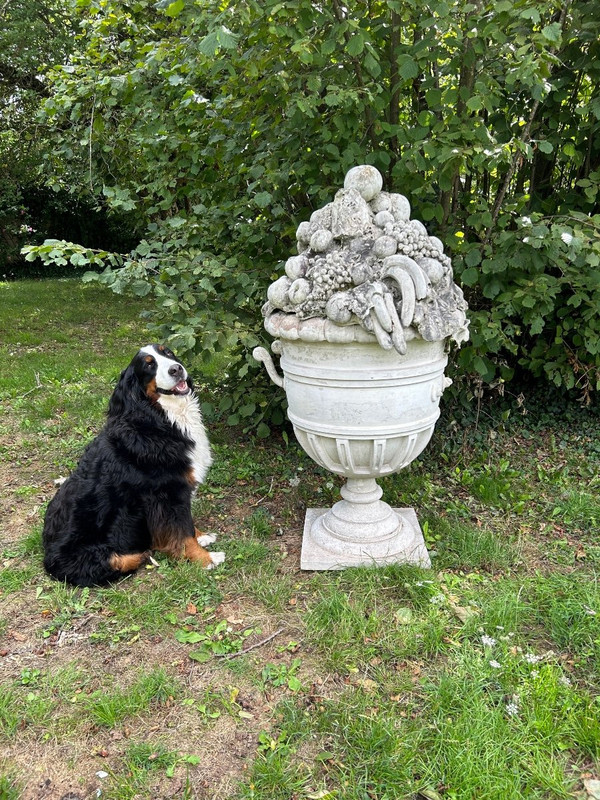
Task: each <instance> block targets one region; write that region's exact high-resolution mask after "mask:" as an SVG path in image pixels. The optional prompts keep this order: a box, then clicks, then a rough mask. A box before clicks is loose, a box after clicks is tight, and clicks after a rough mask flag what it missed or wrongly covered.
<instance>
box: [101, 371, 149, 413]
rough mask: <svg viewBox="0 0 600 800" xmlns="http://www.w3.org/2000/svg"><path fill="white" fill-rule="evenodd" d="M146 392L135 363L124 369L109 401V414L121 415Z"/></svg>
mask: <svg viewBox="0 0 600 800" xmlns="http://www.w3.org/2000/svg"><path fill="white" fill-rule="evenodd" d="M143 394H144V392H143V390H142V387H141V386H140V382H139V380H138V378H137V375H136V374H135V371H134V369H133V365H132V364H130V365H129V366H128V367H127V369H124V370H123V372H122V373H121V377H120V378H119V382H118V383H117V385H116V387H115V390H114V392H113V393H112V397H111V398H110V400H109V403H108V416H109V417H120V416H122V415H123V413H124V412H125V411H126V409H128V408H131V405H132V404H133V403H134V402H135V401H136V400H139V399H141V398H142V396H143Z"/></svg>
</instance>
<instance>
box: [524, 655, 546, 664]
mask: <svg viewBox="0 0 600 800" xmlns="http://www.w3.org/2000/svg"><path fill="white" fill-rule="evenodd" d="M523 658H524V659H525V661H526V662H527V663H528V664H537V663H538V661H541V660H542V656H536V655H534V654H533V653H525V655H524V656H523Z"/></svg>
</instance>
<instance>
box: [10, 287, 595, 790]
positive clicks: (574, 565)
mask: <svg viewBox="0 0 600 800" xmlns="http://www.w3.org/2000/svg"><path fill="white" fill-rule="evenodd" d="M141 309H142V306H141V305H140V303H139V302H138V301H133V300H128V299H125V298H121V297H115V296H114V295H112V294H110V293H108V292H107V291H105V290H103V289H101V288H98V287H96V286H92V285H89V284H86V285H84V284H81V283H79V282H77V281H72V280H47V281H36V282H27V281H23V282H15V283H3V284H0V405H1V408H2V414H1V416H0V457H1V458H0V485H1V487H2V492H1V493H0V505H1V514H2V516H1V520H2V525H1V528H0V564H1V568H2V572H1V574H0V800H17V799H18V798H20V799H21V800H84V799H86V798H95V797H101V798H103V800H134V798H135V799H137V798H148V800H158V799H159V798H207V799H208V798H211V800H225V799H227V800H250V799H251V798H255V799H258V798H260V800H279V799H280V800H302V799H303V798H315V799H321V800H323V799H324V798H337V799H338V800H403V799H404V798H406V800H409V799H410V800H412V799H414V800H521V799H522V798H525V799H529V798H531V799H533V798H536V799H539V800H552V799H553V798H581V800H588V798H598V797H600V794H593V792H594V791H595V789H594V786H595V784H594V783H593V781H598V780H600V701H599V689H600V679H599V677H598V676H599V674H600V664H599V660H600V659H599V657H600V586H599V583H598V573H599V571H600V493H599V491H598V489H599V484H600V479H599V477H598V476H599V473H600V469H599V467H600V415H599V414H598V413H597V410H596V411H594V410H585V409H578V408H575V409H573V408H569V407H566V406H565V407H564V408H559V404H558V403H555V404H554V405H553V402H552V401H551V400H548V401H547V402H546V403H544V404H542V403H540V402H539V401H538V402H535V403H534V402H533V401H528V400H527V399H526V400H525V404H524V406H523V405H522V404H521V405H520V406H519V404H517V403H514V408H513V409H512V413H511V414H510V415H508V414H506V413H505V414H504V415H500V413H498V414H495V415H493V416H490V417H489V418H488V417H486V415H485V414H482V415H481V416H480V419H479V423H478V425H475V424H468V425H466V424H465V422H464V419H465V418H468V417H467V416H465V414H464V413H463V412H462V411H461V412H460V413H458V409H454V410H453V409H451V408H448V407H446V408H445V410H444V414H443V417H442V420H441V421H440V423H439V425H438V429H437V431H436V433H435V435H434V438H433V440H432V442H431V443H430V445H429V447H428V448H427V450H426V452H425V453H424V454H423V456H422V457H421V458H420V459H419V460H418V461H417V462H416V463H415V464H413V465H412V466H411V467H410V468H409V469H408V470H406V471H405V472H403V473H401V474H400V475H397V476H394V477H392V478H389V479H386V480H383V481H382V486H383V489H384V499H386V500H387V501H388V502H390V503H391V504H392V505H397V506H400V505H413V506H414V507H415V508H416V510H417V513H418V515H419V519H420V521H421V525H422V527H423V529H424V533H425V537H426V540H427V544H428V548H429V550H430V553H431V555H432V561H433V569H432V570H429V571H425V570H419V569H416V568H407V567H389V568H385V569H379V570H371V569H353V570H346V571H344V572H340V573H334V572H332V573H303V572H301V571H300V569H299V555H300V537H301V532H302V524H303V516H304V510H305V508H306V506H307V505H312V506H323V505H327V504H330V503H332V502H334V501H335V500H336V499H337V497H338V487H339V481H338V480H337V478H334V477H332V476H331V475H330V474H328V473H325V472H324V471H322V470H320V469H319V468H318V467H316V465H314V464H313V463H312V462H311V461H310V460H309V459H308V458H307V457H306V456H305V455H304V454H303V452H302V451H301V450H300V448H299V447H298V446H297V445H296V444H295V443H294V441H293V436H291V435H290V444H289V445H286V444H285V442H284V440H283V439H282V438H281V437H279V436H278V435H273V436H272V437H271V438H270V439H269V440H266V441H265V440H258V439H256V440H255V439H253V438H252V437H250V436H244V435H243V434H241V433H240V431H238V430H233V429H230V428H227V427H226V426H225V425H224V424H223V423H222V422H221V421H220V420H218V419H214V420H209V421H208V428H209V435H210V438H211V441H212V443H213V448H214V456H215V463H214V465H213V467H212V468H211V471H210V473H209V476H208V479H207V483H206V484H205V485H204V486H203V487H201V490H200V492H199V493H198V496H197V498H196V500H195V501H194V503H195V504H194V513H195V518H196V521H197V524H198V527H200V528H201V529H204V530H207V531H212V532H215V533H217V534H218V537H219V538H218V540H217V548H218V549H219V550H225V551H226V554H227V558H226V561H225V564H224V565H223V566H221V567H219V568H218V569H217V570H213V571H211V572H203V571H202V570H201V569H199V568H198V567H197V566H196V565H193V564H189V563H173V562H170V561H167V560H165V559H160V560H159V566H158V567H151V568H150V567H149V568H147V569H145V570H142V571H140V572H139V573H138V574H137V575H135V576H134V577H132V578H129V579H127V580H124V581H123V582H122V583H120V584H118V585H115V586H112V587H110V588H104V589H74V588H71V587H67V586H64V585H62V584H59V583H56V582H54V581H52V580H50V579H49V578H48V577H47V576H46V575H45V574H44V572H43V570H42V568H41V555H42V554H41V544H40V531H41V526H42V520H43V514H44V509H45V506H46V504H47V502H48V500H49V499H50V498H51V496H52V494H53V492H54V486H53V481H54V479H55V478H57V477H59V476H61V475H66V474H68V472H69V470H71V469H72V468H73V467H74V465H75V464H76V463H77V460H78V458H79V455H80V454H81V451H82V450H83V448H84V446H85V445H86V444H87V443H88V442H89V441H90V440H91V439H92V437H93V436H94V435H95V434H96V433H97V431H98V430H99V428H100V427H101V425H102V422H103V415H104V411H105V408H106V405H107V401H108V398H109V396H110V393H111V391H112V387H113V385H114V383H115V382H116V380H117V378H118V375H119V373H120V370H121V369H123V368H124V367H125V366H126V365H127V363H128V362H129V360H130V358H131V357H132V355H133V354H134V353H135V352H136V350H137V348H138V346H139V345H141V344H146V343H148V342H149V341H151V340H152V336H151V335H149V334H148V332H147V331H146V330H145V327H144V321H143V319H141V318H140V311H141ZM190 366H191V372H192V374H193V375H194V377H195V379H196V382H197V383H198V385H199V387H200V394H201V395H202V399H206V400H209V399H212V398H213V397H214V396H216V397H218V396H219V378H218V376H219V371H220V369H221V367H220V366H219V365H213V368H212V371H210V372H206V367H204V366H203V365H201V364H200V363H198V364H192V365H190ZM203 370H204V371H203ZM446 403H448V401H446ZM504 407H505V408H506V409H508V408H509V403H508V402H507V403H506V404H505V406H504ZM524 411H527V413H523V412H524Z"/></svg>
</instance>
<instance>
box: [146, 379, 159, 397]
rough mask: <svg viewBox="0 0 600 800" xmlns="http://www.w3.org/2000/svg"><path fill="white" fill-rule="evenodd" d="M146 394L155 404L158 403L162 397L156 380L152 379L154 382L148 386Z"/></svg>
mask: <svg viewBox="0 0 600 800" xmlns="http://www.w3.org/2000/svg"><path fill="white" fill-rule="evenodd" d="M146 394H147V395H148V397H149V398H150V400H152V402H153V403H157V402H158V399H159V397H160V395H159V393H158V391H157V389H156V378H152V380H151V381H150V382H149V383H148V385H147V386H146Z"/></svg>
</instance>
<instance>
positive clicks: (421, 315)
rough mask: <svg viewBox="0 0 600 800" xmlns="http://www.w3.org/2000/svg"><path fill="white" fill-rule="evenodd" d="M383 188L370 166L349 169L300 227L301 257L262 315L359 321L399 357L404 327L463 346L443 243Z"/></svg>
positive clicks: (464, 332) (461, 313) (460, 310)
mask: <svg viewBox="0 0 600 800" xmlns="http://www.w3.org/2000/svg"><path fill="white" fill-rule="evenodd" d="M382 185H383V181H382V179H381V175H380V174H379V173H378V172H377V170H376V169H375V168H374V167H371V166H369V165H363V166H360V167H355V168H354V169H352V170H350V172H349V173H348V175H347V176H346V180H345V182H344V189H341V190H340V191H338V192H337V194H336V196H335V198H334V200H333V202H331V203H327V204H326V205H325V206H324V207H323V208H320V209H317V210H316V211H314V212H313V213H312V215H311V218H310V221H309V222H302V223H301V224H300V225H299V226H298V231H297V234H296V235H297V239H298V248H299V251H300V252H301V255H299V256H293V257H291V258H289V259H288V261H287V262H286V265H285V272H286V277H287V279H288V280H289V282H286V281H285V280H282V279H279V280H278V281H276V282H275V284H273V286H272V287H271V289H270V290H269V293H268V299H269V303H268V304H267V306H266V307H265V309H264V313H265V315H268V314H270V313H273V312H274V311H276V310H282V311H285V312H287V313H293V314H296V315H297V316H298V317H301V318H309V317H316V316H326V317H328V318H329V319H330V320H331V321H332V322H335V323H337V324H349V323H352V322H355V323H359V324H360V325H362V326H363V327H364V328H365V330H367V331H369V332H370V333H372V334H373V335H374V336H375V337H376V338H377V340H378V342H379V344H380V345H381V347H383V348H384V349H387V348H389V347H394V348H396V349H397V350H398V352H400V353H401V352H403V351H404V348H405V345H406V341H407V330H408V329H409V328H414V329H415V330H416V331H417V332H418V334H420V335H421V336H422V337H423V338H424V339H426V340H427V341H438V340H442V339H446V338H454V339H455V340H456V341H457V342H462V341H466V339H467V338H468V321H467V317H466V309H467V306H466V303H465V301H464V298H463V295H462V292H461V291H460V289H458V287H456V286H455V284H454V281H453V279H452V265H451V262H450V259H449V258H448V256H446V255H445V254H444V247H443V244H442V242H441V241H440V240H439V239H438V238H437V237H435V236H429V235H428V233H427V229H426V228H425V226H424V225H423V223H422V222H420V221H419V220H414V219H413V220H411V219H410V203H409V201H408V199H407V198H406V197H404V195H402V194H398V193H395V192H391V193H390V192H384V191H382V190H381V187H382ZM390 258H392V259H395V261H394V264H393V265H392V264H391V263H390V261H389V259H390ZM298 281H300V282H298ZM292 287H293V288H292ZM334 295H335V299H334V300H333V301H332V302H329V301H330V299H331V298H333V296H334Z"/></svg>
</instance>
